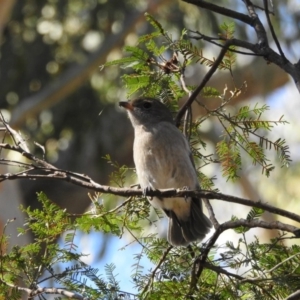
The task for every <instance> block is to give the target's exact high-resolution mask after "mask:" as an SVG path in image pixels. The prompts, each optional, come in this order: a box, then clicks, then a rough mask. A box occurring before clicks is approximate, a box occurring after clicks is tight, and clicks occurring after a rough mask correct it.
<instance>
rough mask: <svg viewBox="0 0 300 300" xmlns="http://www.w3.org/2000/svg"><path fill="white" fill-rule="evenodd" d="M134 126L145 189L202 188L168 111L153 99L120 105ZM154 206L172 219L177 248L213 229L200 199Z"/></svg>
mask: <svg viewBox="0 0 300 300" xmlns="http://www.w3.org/2000/svg"><path fill="white" fill-rule="evenodd" d="M120 106H123V107H125V108H126V109H127V111H128V114H129V118H130V120H131V123H132V125H133V127H134V136H135V137H134V146H133V152H134V162H135V167H136V171H137V175H138V179H139V183H140V185H141V187H142V189H147V188H151V189H165V188H182V187H187V188H189V189H192V190H194V189H200V185H199V182H198V178H197V173H196V170H195V166H194V162H193V158H192V154H191V150H190V147H189V144H188V142H187V140H186V138H185V136H184V135H183V134H182V133H181V132H180V130H179V129H178V128H177V127H176V126H175V125H174V121H173V117H172V114H171V112H170V111H169V110H168V108H167V107H166V106H165V105H164V104H162V103H161V102H160V101H158V100H156V99H152V98H140V99H136V100H133V101H132V102H120ZM150 203H151V204H152V205H153V206H154V207H156V208H160V209H163V210H164V212H165V213H166V215H167V216H168V217H169V230H168V241H169V242H170V243H171V244H172V245H174V246H183V245H188V244H189V243H190V242H193V241H196V240H202V239H203V238H204V237H205V235H206V234H207V233H208V232H209V230H210V228H211V222H210V221H209V219H208V218H207V217H206V216H205V215H204V214H203V211H202V201H201V199H198V198H179V197H176V198H164V199H159V198H157V197H154V198H153V199H151V200H150Z"/></svg>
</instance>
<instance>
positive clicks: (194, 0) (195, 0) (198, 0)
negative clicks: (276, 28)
mask: <svg viewBox="0 0 300 300" xmlns="http://www.w3.org/2000/svg"><path fill="white" fill-rule="evenodd" d="M182 1H183V2H186V3H190V4H194V5H196V6H199V7H201V8H204V9H207V10H210V11H213V12H215V13H218V14H220V15H223V16H227V17H230V18H233V19H236V20H239V21H242V22H243V23H246V24H248V25H251V26H252V22H253V21H252V19H251V18H250V17H249V16H247V15H245V14H242V13H239V12H237V11H235V10H231V9H228V8H225V7H222V6H219V5H216V4H213V3H210V2H206V1H203V0H182Z"/></svg>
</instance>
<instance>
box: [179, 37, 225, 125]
mask: <svg viewBox="0 0 300 300" xmlns="http://www.w3.org/2000/svg"><path fill="white" fill-rule="evenodd" d="M229 46H230V41H226V42H225V44H224V47H223V48H222V50H221V51H220V53H219V55H218V57H217V59H216V60H215V62H214V63H213V65H212V66H211V68H210V69H209V71H208V72H207V73H206V74H205V76H204V78H203V80H202V81H201V83H200V84H199V85H198V87H197V88H196V89H195V90H194V91H193V93H192V94H191V96H190V97H189V99H188V100H187V101H186V103H185V104H184V105H183V106H182V107H181V108H180V110H179V112H178V114H177V116H176V118H175V124H176V126H179V124H180V120H181V118H182V117H183V115H184V113H185V111H186V110H187V109H188V107H190V106H191V105H192V103H193V101H195V99H196V97H197V96H198V95H199V93H200V92H201V91H202V89H203V88H204V87H205V85H206V84H207V82H208V81H209V80H210V78H211V77H212V75H213V74H214V73H215V72H216V70H217V69H218V66H219V64H220V63H221V62H222V59H223V57H224V55H225V54H226V52H227V49H228V47H229Z"/></svg>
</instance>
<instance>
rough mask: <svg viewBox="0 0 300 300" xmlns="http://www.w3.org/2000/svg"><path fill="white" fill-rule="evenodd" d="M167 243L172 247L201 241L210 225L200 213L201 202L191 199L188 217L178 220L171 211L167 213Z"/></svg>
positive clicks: (201, 212)
mask: <svg viewBox="0 0 300 300" xmlns="http://www.w3.org/2000/svg"><path fill="white" fill-rule="evenodd" d="M168 217H169V231H168V241H169V243H170V244H172V245H173V246H187V245H188V244H189V243H191V242H194V241H197V240H198V241H200V240H203V239H204V237H205V235H206V234H207V233H208V232H209V230H210V228H211V227H212V224H211V222H210V220H209V219H208V218H207V217H206V215H205V214H204V213H203V211H202V200H201V199H197V198H193V199H192V201H191V211H190V216H189V218H188V219H187V220H180V219H179V218H178V217H177V216H176V214H175V213H174V212H173V211H169V212H168Z"/></svg>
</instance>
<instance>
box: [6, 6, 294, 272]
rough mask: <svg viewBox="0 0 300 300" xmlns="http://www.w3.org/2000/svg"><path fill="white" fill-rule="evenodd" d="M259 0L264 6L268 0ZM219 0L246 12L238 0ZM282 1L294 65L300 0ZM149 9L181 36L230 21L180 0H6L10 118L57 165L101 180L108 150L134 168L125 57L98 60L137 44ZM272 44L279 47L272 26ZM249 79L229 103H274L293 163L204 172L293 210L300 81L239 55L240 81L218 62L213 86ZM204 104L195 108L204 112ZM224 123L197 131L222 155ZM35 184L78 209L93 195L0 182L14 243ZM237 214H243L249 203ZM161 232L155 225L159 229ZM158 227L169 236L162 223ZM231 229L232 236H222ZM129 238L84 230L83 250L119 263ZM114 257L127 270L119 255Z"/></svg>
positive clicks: (282, 25)
mask: <svg viewBox="0 0 300 300" xmlns="http://www.w3.org/2000/svg"><path fill="white" fill-rule="evenodd" d="M253 2H254V3H256V2H257V4H258V5H261V1H253ZM218 3H219V4H220V5H222V6H226V7H228V8H231V9H235V10H238V11H240V12H244V13H246V10H245V7H244V4H243V2H242V1H234V0H228V1H226V0H224V1H219V2H218ZM274 5H276V6H275V7H274V13H275V16H271V19H272V22H273V25H274V28H275V31H276V33H277V35H278V38H279V40H280V43H281V45H282V47H283V49H284V52H285V54H286V56H287V57H288V59H289V60H290V61H291V62H292V63H296V62H297V61H298V59H299V49H300V30H299V24H300V1H298V0H297V1H296V0H290V1H289V0H287V1H281V2H274ZM145 12H148V13H150V14H151V15H153V16H154V17H155V18H156V19H157V20H158V21H159V22H161V23H162V25H163V26H165V29H166V30H168V31H170V32H171V33H172V35H173V37H174V38H176V37H177V36H179V35H180V33H181V31H182V29H183V28H187V29H191V30H198V31H201V32H202V33H204V34H207V35H211V36H217V35H218V33H219V32H220V30H219V25H220V24H222V23H224V22H229V21H232V20H230V19H228V18H224V17H222V16H219V15H216V14H213V13H211V12H210V11H207V10H200V9H198V8H197V7H195V6H193V5H190V4H186V3H184V2H182V1H174V0H173V1H171V0H160V1H158V0H157V1H154V0H151V1H146V0H138V1H137V0H132V1H131V0H128V1H119V0H110V1H107V0H22V1H16V0H1V1H0V82H1V86H0V108H1V111H2V112H3V114H4V115H5V117H6V120H7V121H8V122H9V124H10V126H11V127H12V128H14V129H15V130H19V131H21V133H22V135H23V136H24V137H25V138H26V140H27V143H28V146H29V147H30V149H31V151H32V152H33V153H35V154H36V155H37V156H39V157H42V155H43V153H42V150H41V149H40V148H39V147H37V146H35V145H34V142H37V143H39V144H41V145H44V146H45V149H46V159H47V160H48V161H49V162H50V163H52V164H54V165H55V166H56V167H58V168H61V169H68V170H71V171H74V172H78V173H83V174H87V175H88V176H90V177H92V178H93V180H94V181H96V182H99V183H101V184H109V174H110V173H111V171H112V168H111V166H110V165H109V164H108V163H107V161H106V160H104V159H103V157H104V156H105V155H106V154H109V155H110V156H111V158H112V160H113V161H117V162H118V163H119V164H120V165H123V164H126V165H128V166H130V167H133V160H132V141H133V131H132V128H131V125H130V124H129V121H128V120H127V116H126V114H125V113H124V112H122V111H121V110H120V109H119V108H118V101H120V100H125V99H126V88H125V86H124V85H123V83H122V80H121V78H120V77H121V75H122V74H123V72H124V70H122V69H120V68H118V67H110V68H105V69H103V70H100V66H101V65H102V64H104V63H105V62H106V61H109V60H113V59H117V58H121V57H122V56H123V55H124V53H123V52H122V47H123V46H124V45H136V42H137V38H138V36H139V35H141V34H145V33H147V32H151V31H153V29H152V27H151V26H150V25H149V24H148V23H147V22H146V20H145V17H144V13H145ZM257 12H258V13H259V16H260V17H261V20H262V22H263V24H264V25H265V26H266V30H267V31H268V35H269V36H270V34H269V28H268V26H267V23H266V19H265V16H264V13H263V12H262V11H261V10H259V9H258V11H257ZM235 23H236V34H235V36H236V37H237V38H240V39H245V40H248V41H250V42H254V43H255V42H256V37H255V34H254V31H253V29H252V28H250V27H246V26H245V24H243V23H240V22H235ZM195 44H196V45H198V46H199V47H202V48H203V51H204V53H205V54H206V55H207V56H208V57H209V58H212V57H216V56H217V54H218V51H219V49H218V48H216V47H214V46H212V45H209V44H206V43H202V42H196V41H195ZM270 44H271V46H272V47H273V49H274V50H276V48H275V46H274V43H273V41H272V39H271V36H270ZM206 71H207V69H206V67H204V66H201V65H199V66H196V67H190V68H188V69H187V73H186V80H187V83H188V84H198V83H199V82H200V80H201V79H202V77H203V75H204V74H205V72H206ZM244 81H246V82H247V88H246V89H245V90H244V91H243V93H242V94H241V95H240V96H239V97H238V98H236V99H235V100H234V102H232V103H230V105H229V107H228V108H227V109H228V110H232V111H234V110H235V109H237V108H238V107H239V106H241V105H246V104H247V105H254V104H255V103H266V104H268V105H269V106H270V111H269V113H268V114H267V115H266V119H268V120H278V119H279V117H280V116H281V115H285V119H286V120H288V121H289V124H288V125H285V126H279V127H276V128H274V131H273V132H272V133H271V135H270V138H272V139H273V140H276V139H278V138H279V137H281V138H283V139H286V141H287V143H288V144H289V146H290V150H291V158H292V160H293V161H292V163H291V164H290V166H289V168H280V166H279V165H278V166H277V168H276V171H274V172H273V173H272V174H271V177H270V178H269V179H267V178H265V176H264V175H262V174H261V170H260V169H257V168H256V167H255V166H253V165H251V162H250V161H247V160H245V164H244V169H243V172H242V173H241V178H240V180H238V181H237V182H235V183H230V182H226V180H224V179H222V176H221V170H220V168H219V167H218V166H216V165H214V166H208V167H206V168H205V169H203V172H204V173H205V174H206V175H207V176H209V177H214V176H216V178H217V179H216V180H215V185H216V187H217V188H218V189H219V190H220V191H221V192H222V193H227V194H233V195H235V196H243V197H245V198H250V199H253V200H259V199H260V200H262V201H266V202H269V203H270V204H274V205H278V206H279V207H281V208H285V209H288V210H293V211H295V212H296V213H297V211H298V210H297V209H298V207H299V204H298V203H299V195H300V190H299V189H300V184H299V180H300V172H299V159H300V156H299V141H300V136H299V131H300V129H299V128H300V127H299V125H300V124H299V120H300V118H299V111H300V101H299V95H298V93H297V90H296V88H295V86H294V84H293V82H292V81H291V79H290V78H289V76H288V75H287V74H286V73H284V71H282V70H281V69H279V68H278V67H277V66H274V65H272V64H268V63H267V62H266V61H264V60H263V59H262V58H256V57H252V56H241V55H239V56H238V60H237V65H236V67H235V69H234V72H233V79H232V77H231V75H230V74H229V73H228V72H219V73H218V74H216V75H215V76H214V77H213V78H212V80H211V81H210V82H209V85H210V86H213V87H216V88H217V89H219V90H220V91H223V90H224V88H225V85H227V86H228V90H230V89H233V87H234V86H237V87H240V86H241V85H242V84H243V82H244ZM200 100H202V99H200ZM203 101H204V102H205V103H206V104H207V105H211V106H212V107H213V105H215V104H214V103H210V102H209V99H203ZM195 110H196V111H197V107H195ZM201 113H203V112H202V111H201V110H199V111H198V114H201ZM221 133H222V132H221V127H220V126H219V125H218V124H217V122H216V120H214V119H211V120H208V121H207V122H206V124H205V126H203V129H202V132H201V134H202V136H203V139H204V140H205V142H206V143H207V145H208V148H207V153H208V154H210V153H215V144H216V142H217V141H218V140H219V138H220V135H221ZM1 154H2V155H4V154H5V153H1ZM203 154H205V152H203ZM270 155H273V154H272V153H271V154H270ZM0 171H1V173H6V172H9V170H8V169H7V167H6V166H4V165H0ZM130 180H132V178H131V179H130ZM39 191H44V192H45V193H46V195H47V196H48V197H49V198H50V199H51V200H52V201H53V202H55V203H57V204H58V205H59V206H61V207H63V208H66V209H67V210H68V211H69V212H70V213H82V212H84V211H85V210H86V209H88V207H89V205H90V199H89V197H88V196H87V193H88V192H89V191H87V190H84V189H82V188H78V187H76V186H72V185H71V184H68V183H62V182H54V181H46V180H44V181H42V180H39V181H28V180H23V181H9V182H8V181H7V182H2V183H1V185H0V224H1V225H0V229H1V232H2V230H3V226H4V224H5V223H6V221H7V219H11V218H14V217H16V221H15V222H14V225H10V226H8V228H7V233H9V234H10V235H11V245H15V244H19V245H22V244H23V243H27V242H28V240H26V238H24V237H17V234H16V229H15V228H16V227H20V226H22V224H24V218H23V216H22V214H21V213H20V212H19V210H18V208H17V207H18V205H19V204H21V203H23V204H24V205H25V206H28V205H30V206H32V207H36V206H38V203H37V200H36V199H37V197H36V193H37V192H39ZM212 204H213V206H214V208H215V209H216V215H217V218H218V219H219V220H220V221H225V220H228V219H229V218H230V217H231V215H232V213H233V211H234V209H236V211H234V214H236V215H238V214H239V213H241V212H242V211H241V209H242V208H241V207H240V206H237V205H236V206H234V208H233V205H232V204H231V205H230V204H228V203H222V202H220V201H212ZM246 211H247V209H246ZM239 216H241V217H245V216H246V212H242V213H241V215H239ZM265 218H266V219H269V220H272V218H274V216H268V215H267V214H265ZM163 224H165V223H163ZM150 230H151V229H150ZM157 230H158V229H157V228H155V229H154V232H155V231H157ZM251 234H252V235H253V231H251ZM259 234H260V236H262V237H263V238H266V239H268V238H269V237H271V236H272V235H276V233H274V232H271V231H260V232H259ZM160 235H161V236H164V235H165V233H164V228H163V229H161V232H160ZM126 239H127V240H126ZM227 239H228V236H226V239H224V241H223V242H225V240H227ZM129 242H130V236H126V235H125V237H124V239H123V240H119V239H118V238H117V237H111V236H104V235H102V234H101V233H93V234H91V235H89V236H80V238H79V240H78V243H79V244H82V245H84V247H83V250H82V251H85V252H86V253H92V254H91V256H90V257H89V259H90V262H97V263H98V264H99V265H101V262H102V261H106V262H108V263H109V262H115V263H118V262H117V261H116V260H121V261H123V258H122V257H120V256H119V252H118V249H119V248H121V247H123V246H125V245H127V244H128V243H129ZM220 242H222V241H220ZM132 247H133V248H131V249H130V250H128V251H129V252H130V253H132V252H134V251H136V252H138V251H139V249H138V245H134V246H132ZM113 251H114V252H113ZM126 251H127V250H126ZM122 255H125V254H122ZM123 257H124V256H123ZM121 258H122V259H121ZM127 263H128V262H127ZM118 266H119V267H120V268H121V269H122V264H121V262H120V263H119V265H118ZM124 268H129V269H130V266H127V265H126V264H125V265H124V266H123V270H124Z"/></svg>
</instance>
